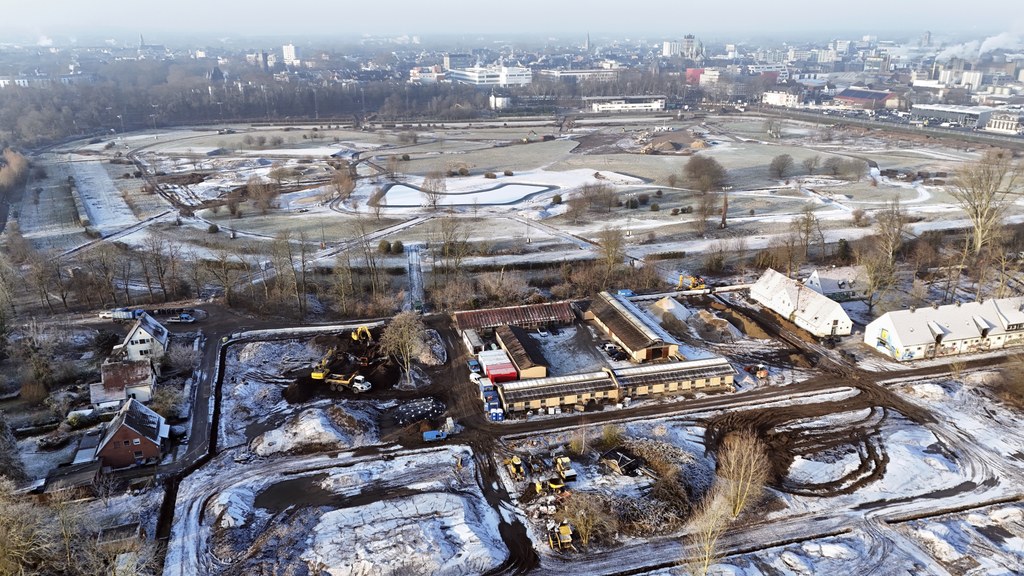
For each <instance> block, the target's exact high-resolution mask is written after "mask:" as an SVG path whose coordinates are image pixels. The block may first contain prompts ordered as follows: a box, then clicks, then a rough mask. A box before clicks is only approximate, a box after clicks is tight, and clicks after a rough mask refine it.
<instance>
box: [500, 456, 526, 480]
mask: <svg viewBox="0 0 1024 576" xmlns="http://www.w3.org/2000/svg"><path fill="white" fill-rule="evenodd" d="M505 468H507V469H508V475H509V476H511V477H512V479H513V480H526V469H525V468H524V467H523V459H522V458H520V457H519V456H513V457H511V458H506V459H505Z"/></svg>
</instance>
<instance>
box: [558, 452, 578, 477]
mask: <svg viewBox="0 0 1024 576" xmlns="http://www.w3.org/2000/svg"><path fill="white" fill-rule="evenodd" d="M555 470H557V471H558V476H559V477H560V478H561V479H562V480H564V481H565V482H574V481H575V480H576V471H575V470H573V469H572V460H569V457H568V456H559V457H558V458H555Z"/></svg>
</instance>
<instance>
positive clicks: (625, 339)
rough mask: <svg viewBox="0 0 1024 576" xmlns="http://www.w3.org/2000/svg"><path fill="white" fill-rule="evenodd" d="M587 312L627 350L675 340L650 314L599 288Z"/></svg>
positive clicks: (641, 348) (674, 342)
mask: <svg viewBox="0 0 1024 576" xmlns="http://www.w3.org/2000/svg"><path fill="white" fill-rule="evenodd" d="M590 312H591V313H593V314H594V316H595V317H597V319H598V320H600V321H601V323H602V324H604V325H605V326H606V327H607V328H608V330H610V331H611V332H612V333H613V334H615V337H616V338H618V339H619V341H620V342H622V344H623V345H625V346H626V347H627V348H629V349H630V350H633V351H636V350H643V349H645V348H650V347H652V346H657V345H659V344H676V341H675V339H674V338H672V336H670V335H669V334H668V332H666V331H665V329H664V328H662V327H661V326H659V325H658V324H657V322H655V321H654V319H653V318H651V317H650V316H648V315H647V314H645V313H644V312H643V311H641V310H640V309H639V308H638V307H637V306H636V304H634V303H632V302H630V301H629V300H627V299H625V298H623V297H619V296H617V295H613V294H609V293H608V292H601V294H600V295H599V296H598V298H597V299H596V300H595V301H594V302H593V304H591V306H590Z"/></svg>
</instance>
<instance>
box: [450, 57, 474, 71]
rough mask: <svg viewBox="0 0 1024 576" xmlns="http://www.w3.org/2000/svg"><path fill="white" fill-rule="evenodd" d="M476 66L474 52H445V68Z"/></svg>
mask: <svg viewBox="0 0 1024 576" xmlns="http://www.w3.org/2000/svg"><path fill="white" fill-rule="evenodd" d="M473 66H476V57H475V56H473V55H472V54H445V55H444V69H445V70H455V69H460V68H472V67H473Z"/></svg>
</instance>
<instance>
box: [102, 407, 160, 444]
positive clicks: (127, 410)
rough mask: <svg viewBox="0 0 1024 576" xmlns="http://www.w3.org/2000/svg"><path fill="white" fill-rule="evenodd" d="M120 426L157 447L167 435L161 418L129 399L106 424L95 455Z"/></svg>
mask: <svg viewBox="0 0 1024 576" xmlns="http://www.w3.org/2000/svg"><path fill="white" fill-rule="evenodd" d="M122 426H127V427H128V428H131V429H132V430H134V431H135V432H137V433H138V434H139V436H142V437H143V438H146V439H147V440H149V441H150V442H152V443H154V444H156V445H158V446H159V445H160V441H161V440H162V439H164V438H166V437H167V434H168V426H167V423H166V422H165V421H164V419H163V417H162V416H160V415H159V414H157V413H156V412H153V411H152V410H150V409H149V408H146V407H145V406H143V405H142V403H141V402H139V401H138V400H136V399H134V398H131V399H129V400H128V401H127V402H125V404H124V406H122V407H121V409H120V410H118V411H117V415H116V416H114V419H113V420H111V421H110V423H109V424H107V427H106V429H105V430H104V432H103V438H102V439H101V440H100V444H99V446H97V447H96V453H97V454H99V453H100V452H102V451H103V449H104V448H105V447H106V446H107V444H108V443H109V442H110V439H111V438H113V436H114V433H116V432H117V430H118V429H120V428H121V427H122Z"/></svg>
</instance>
